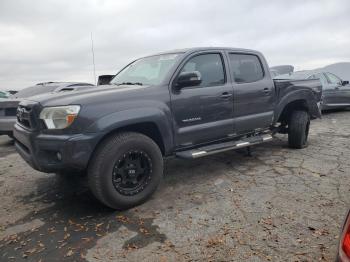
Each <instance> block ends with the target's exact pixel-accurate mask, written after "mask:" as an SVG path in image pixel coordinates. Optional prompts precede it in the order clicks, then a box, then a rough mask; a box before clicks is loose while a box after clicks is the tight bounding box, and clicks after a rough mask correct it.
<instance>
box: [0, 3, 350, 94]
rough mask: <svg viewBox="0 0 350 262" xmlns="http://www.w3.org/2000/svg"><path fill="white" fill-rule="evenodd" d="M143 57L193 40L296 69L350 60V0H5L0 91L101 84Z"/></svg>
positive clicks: (0, 16) (0, 22)
mask: <svg viewBox="0 0 350 262" xmlns="http://www.w3.org/2000/svg"><path fill="white" fill-rule="evenodd" d="M91 33H92V37H93V42H94V51H95V65H96V75H101V74H115V73H117V71H118V70H119V69H121V68H122V67H123V66H124V65H126V64H127V63H129V62H130V61H132V60H133V59H136V58H138V57H141V56H145V55H149V54H152V53H156V52H159V51H165V50H172V49H178V48H185V47H195V46H227V47H238V48H249V49H256V50H259V51H261V52H262V53H263V54H264V55H265V57H266V59H267V61H268V63H269V64H270V66H273V65H279V64H292V65H294V66H295V68H296V69H297V70H301V69H313V68H317V67H323V66H325V65H328V64H331V63H336V62H344V61H350V1H349V0H293V1H290V0H269V1H264V0H244V1H243V0H241V1H237V0H235V1H234V0H215V1H205V0H186V1H181V0H166V1H164V0H147V1H136V0H128V1H121V0H120V1H117V0H56V1H54V0H35V1H29V0H0V89H2V90H7V89H22V88H24V87H28V86H31V85H33V84H36V83H38V82H44V81H84V82H90V83H94V82H95V78H94V72H93V66H92V52H91Z"/></svg>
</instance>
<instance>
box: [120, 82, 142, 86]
mask: <svg viewBox="0 0 350 262" xmlns="http://www.w3.org/2000/svg"><path fill="white" fill-rule="evenodd" d="M115 85H117V86H121V85H130V86H134V85H137V86H142V83H140V82H123V83H116V84H115Z"/></svg>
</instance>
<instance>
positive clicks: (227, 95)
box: [221, 92, 232, 99]
mask: <svg viewBox="0 0 350 262" xmlns="http://www.w3.org/2000/svg"><path fill="white" fill-rule="evenodd" d="M231 96H232V94H230V93H229V92H224V93H222V94H221V98H223V99H225V98H230V97H231Z"/></svg>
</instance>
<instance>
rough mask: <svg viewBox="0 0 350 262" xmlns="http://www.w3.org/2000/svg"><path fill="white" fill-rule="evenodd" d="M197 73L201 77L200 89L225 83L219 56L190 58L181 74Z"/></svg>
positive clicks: (208, 55)
mask: <svg viewBox="0 0 350 262" xmlns="http://www.w3.org/2000/svg"><path fill="white" fill-rule="evenodd" d="M192 71H198V72H199V73H200V74H201V77H202V83H201V84H200V87H208V86H218V85H223V84H224V83H225V72H224V66H223V64H222V59H221V55H220V54H203V55H197V56H194V57H192V58H191V59H190V60H188V61H187V63H186V64H185V65H184V67H183V68H182V70H181V72H180V74H181V73H183V72H192Z"/></svg>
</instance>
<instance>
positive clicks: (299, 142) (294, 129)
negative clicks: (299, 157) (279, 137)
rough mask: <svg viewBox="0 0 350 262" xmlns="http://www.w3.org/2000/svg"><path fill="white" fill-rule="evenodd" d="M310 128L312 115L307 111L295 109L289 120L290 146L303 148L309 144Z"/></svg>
mask: <svg viewBox="0 0 350 262" xmlns="http://www.w3.org/2000/svg"><path fill="white" fill-rule="evenodd" d="M309 129H310V116H309V114H308V112H306V111H293V112H292V115H291V116H290V119H289V122H288V143H289V147H290V148H296V149H301V148H305V147H306V146H307V139H308V136H309Z"/></svg>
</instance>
